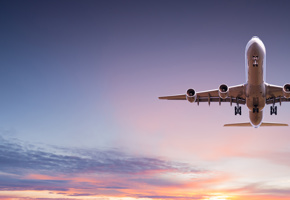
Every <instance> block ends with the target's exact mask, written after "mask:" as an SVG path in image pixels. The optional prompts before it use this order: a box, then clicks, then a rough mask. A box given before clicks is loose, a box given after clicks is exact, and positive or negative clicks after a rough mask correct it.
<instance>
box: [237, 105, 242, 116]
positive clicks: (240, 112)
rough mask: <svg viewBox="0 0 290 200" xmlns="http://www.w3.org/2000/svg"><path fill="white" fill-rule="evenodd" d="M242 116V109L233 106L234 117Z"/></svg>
mask: <svg viewBox="0 0 290 200" xmlns="http://www.w3.org/2000/svg"><path fill="white" fill-rule="evenodd" d="M238 114H239V115H242V107H241V106H235V115H238Z"/></svg>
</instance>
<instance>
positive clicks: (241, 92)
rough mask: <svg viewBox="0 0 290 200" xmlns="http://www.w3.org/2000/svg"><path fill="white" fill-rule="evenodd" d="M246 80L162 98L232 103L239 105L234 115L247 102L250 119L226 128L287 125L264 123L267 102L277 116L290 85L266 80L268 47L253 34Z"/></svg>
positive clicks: (249, 45) (287, 94) (271, 111)
mask: <svg viewBox="0 0 290 200" xmlns="http://www.w3.org/2000/svg"><path fill="white" fill-rule="evenodd" d="M245 61H246V62H245V63H246V83H244V84H241V85H236V86H232V87H228V86H227V85H226V84H221V85H220V86H219V87H218V89H215V90H207V91H202V92H196V91H195V90H194V89H188V90H187V92H186V94H182V95H175V96H163V97H159V99H165V100H187V101H189V102H190V103H194V102H195V103H197V105H199V103H202V102H207V103H208V105H210V103H211V102H218V103H219V105H221V103H222V102H229V103H230V105H231V106H232V104H233V103H234V104H236V106H235V115H241V114H242V107H241V106H240V105H246V106H247V107H248V109H249V120H250V122H246V123H234V124H225V125H224V126H227V127H232V126H234V127H236V126H245V127H248V126H249V127H251V126H252V127H254V128H258V127H260V126H288V124H282V123H271V122H263V109H264V107H265V105H268V104H272V105H271V107H270V115H273V114H275V115H277V106H275V104H276V103H279V104H280V106H281V103H282V102H288V101H290V84H289V83H286V84H285V85H284V86H276V85H272V84H268V83H266V82H265V80H266V79H265V78H266V48H265V45H264V43H263V42H262V40H260V39H259V37H257V36H254V37H252V38H251V39H250V41H249V42H248V43H247V45H246V51H245Z"/></svg>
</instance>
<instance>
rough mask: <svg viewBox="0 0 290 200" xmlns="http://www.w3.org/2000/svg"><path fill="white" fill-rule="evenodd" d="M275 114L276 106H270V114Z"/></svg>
mask: <svg viewBox="0 0 290 200" xmlns="http://www.w3.org/2000/svg"><path fill="white" fill-rule="evenodd" d="M273 114H275V115H277V106H271V108H270V115H273Z"/></svg>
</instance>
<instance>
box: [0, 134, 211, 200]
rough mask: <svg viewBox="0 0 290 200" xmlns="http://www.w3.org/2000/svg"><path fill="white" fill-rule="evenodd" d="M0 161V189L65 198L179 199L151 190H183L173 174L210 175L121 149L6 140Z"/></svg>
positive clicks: (1, 143)
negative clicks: (50, 194) (46, 193)
mask: <svg viewBox="0 0 290 200" xmlns="http://www.w3.org/2000/svg"><path fill="white" fill-rule="evenodd" d="M0 163H1V165H0V180H1V182H0V191H50V192H52V193H53V194H56V195H60V196H65V197H78V196H80V197H85V196H86V197H88V196H94V197H98V196H100V195H101V196H105V197H106V196H129V197H132V196H135V195H136V191H137V193H138V194H139V195H140V196H143V197H142V198H145V196H148V197H147V198H152V199H154V198H156V199H160V198H161V199H162V197H164V198H167V199H174V198H173V197H174V195H172V194H166V195H163V194H162V195H155V194H153V195H152V194H151V192H149V193H148V191H152V190H155V189H158V188H160V189H164V188H172V187H176V188H179V187H182V186H184V183H183V182H182V181H174V180H173V179H170V178H166V177H168V174H170V173H174V174H204V173H207V170H204V169H199V168H196V167H193V166H191V165H189V164H186V163H180V162H173V161H169V160H166V159H161V158H154V157H142V156H133V155H129V154H126V153H123V152H121V151H119V150H118V149H112V150H100V149H76V148H65V147H57V146H45V145H32V144H28V143H24V142H22V141H19V140H11V139H6V138H3V137H1V136H0ZM162 174H166V175H167V176H166V177H165V178H164V177H162V176H161V175H162ZM190 181H191V180H190ZM144 191H146V192H145V193H144ZM0 195H1V192H0ZM140 198H141V197H140Z"/></svg>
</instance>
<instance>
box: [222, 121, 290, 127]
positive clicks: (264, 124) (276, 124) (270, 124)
mask: <svg viewBox="0 0 290 200" xmlns="http://www.w3.org/2000/svg"><path fill="white" fill-rule="evenodd" d="M224 126H226V127H230V126H239V127H249V126H252V124H251V123H250V122H246V123H234V124H225V125H224ZM260 126H289V125H288V124H282V123H272V122H263V123H262V124H261V125H260Z"/></svg>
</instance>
